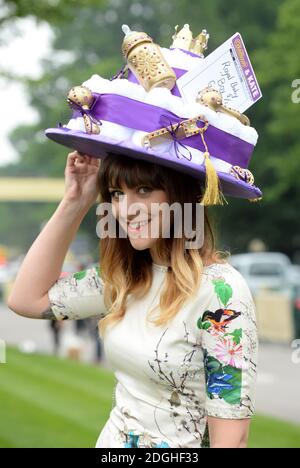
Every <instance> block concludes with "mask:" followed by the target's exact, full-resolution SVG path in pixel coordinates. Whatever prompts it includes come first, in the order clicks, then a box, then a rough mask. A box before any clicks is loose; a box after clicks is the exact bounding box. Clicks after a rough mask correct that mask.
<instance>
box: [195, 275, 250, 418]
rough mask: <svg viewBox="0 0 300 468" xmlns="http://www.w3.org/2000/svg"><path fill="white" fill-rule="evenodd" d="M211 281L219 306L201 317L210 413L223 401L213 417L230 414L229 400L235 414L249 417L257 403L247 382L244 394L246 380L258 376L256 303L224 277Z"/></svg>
mask: <svg viewBox="0 0 300 468" xmlns="http://www.w3.org/2000/svg"><path fill="white" fill-rule="evenodd" d="M211 283H212V285H213V287H214V292H215V300H214V301H213V303H214V304H215V307H217V308H215V310H214V309H213V310H206V311H205V312H204V313H203V314H202V315H201V316H200V317H199V318H198V320H197V327H198V328H199V329H201V330H202V334H203V335H202V338H203V341H202V345H203V355H204V368H205V380H206V394H207V397H208V400H207V401H208V403H207V408H208V414H209V411H210V408H217V403H218V404H219V405H220V403H221V402H223V403H224V405H223V406H222V405H221V406H220V409H217V410H211V411H212V412H211V413H210V414H211V415H212V416H220V417H222V414H223V417H226V414H227V415H228V414H230V407H228V406H227V407H226V406H225V404H226V403H227V405H232V410H233V411H232V416H233V417H236V416H237V415H238V414H239V413H240V414H241V417H242V416H244V417H249V416H251V415H252V414H253V402H252V399H251V396H250V395H248V394H247V392H245V389H246V385H245V389H244V394H243V383H244V380H245V384H246V383H247V380H249V381H254V380H255V378H256V351H257V335H256V331H257V330H256V324H255V316H254V311H253V302H252V301H248V302H247V303H243V301H240V300H239V298H238V296H239V291H238V290H234V288H233V287H232V285H231V284H230V283H229V282H227V281H226V279H225V278H224V277H216V278H213V279H212V280H211ZM250 352H251V353H252V354H250ZM209 400H210V401H211V402H212V404H210V401H209ZM223 410H225V413H222V411H223ZM224 415H225V416H224Z"/></svg>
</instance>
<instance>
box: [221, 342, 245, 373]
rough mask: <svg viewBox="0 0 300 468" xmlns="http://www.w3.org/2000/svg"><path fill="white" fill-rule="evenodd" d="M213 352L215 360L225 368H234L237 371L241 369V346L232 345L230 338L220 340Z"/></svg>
mask: <svg viewBox="0 0 300 468" xmlns="http://www.w3.org/2000/svg"><path fill="white" fill-rule="evenodd" d="M214 351H215V353H216V358H217V359H218V360H219V361H221V362H222V363H224V364H225V365H226V366H232V367H236V368H237V369H242V368H243V365H244V361H243V348H242V345H241V344H236V343H234V342H233V341H232V339H230V338H221V339H220V341H219V343H218V344H217V346H216V347H215V350H214Z"/></svg>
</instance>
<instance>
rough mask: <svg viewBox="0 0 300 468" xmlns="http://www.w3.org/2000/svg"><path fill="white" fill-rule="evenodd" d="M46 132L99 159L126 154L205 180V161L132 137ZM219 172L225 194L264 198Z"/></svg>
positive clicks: (66, 130)
mask: <svg viewBox="0 0 300 468" xmlns="http://www.w3.org/2000/svg"><path fill="white" fill-rule="evenodd" d="M45 135H46V136H47V137H48V138H49V139H51V140H53V141H55V142H56V143H60V144H62V145H64V146H67V147H68V148H71V149H74V150H77V151H79V152H81V153H84V154H88V155H90V156H94V157H96V158H100V159H103V158H105V157H106V156H107V154H108V153H116V154H122V155H123V156H129V157H132V158H135V159H139V160H141V159H142V160H145V161H150V162H153V163H158V164H162V165H164V166H166V167H170V168H171V169H174V170H177V171H179V172H184V173H186V174H189V175H191V176H192V177H196V178H199V177H200V178H201V181H203V182H204V181H205V166H204V165H203V164H202V165H200V164H197V163H195V162H193V160H191V161H188V163H187V159H185V158H184V157H182V158H175V157H174V156H173V155H171V154H169V153H167V152H165V153H158V152H155V149H152V148H149V149H148V148H141V147H138V146H136V145H135V144H134V143H132V141H131V140H126V141H123V142H119V141H118V142H117V141H114V140H112V138H108V137H106V136H104V135H94V134H87V133H84V132H82V131H79V130H70V129H67V128H48V129H47V130H45ZM217 173H218V177H219V180H220V186H221V189H222V192H223V193H224V195H228V196H231V197H236V198H247V199H254V198H260V197H262V192H261V190H260V189H259V188H258V187H256V186H255V185H250V184H247V183H246V182H244V181H242V180H238V179H236V178H235V177H233V176H231V175H230V174H227V173H225V172H220V171H217Z"/></svg>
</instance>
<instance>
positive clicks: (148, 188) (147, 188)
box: [138, 185, 152, 193]
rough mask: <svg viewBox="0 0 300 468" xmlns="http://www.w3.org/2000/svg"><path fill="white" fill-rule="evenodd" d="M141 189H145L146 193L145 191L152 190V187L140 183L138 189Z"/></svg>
mask: <svg viewBox="0 0 300 468" xmlns="http://www.w3.org/2000/svg"><path fill="white" fill-rule="evenodd" d="M141 189H142V190H146V193H147V192H152V188H151V187H147V186H146V185H142V186H141V187H139V189H138V190H139V191H140V190H141Z"/></svg>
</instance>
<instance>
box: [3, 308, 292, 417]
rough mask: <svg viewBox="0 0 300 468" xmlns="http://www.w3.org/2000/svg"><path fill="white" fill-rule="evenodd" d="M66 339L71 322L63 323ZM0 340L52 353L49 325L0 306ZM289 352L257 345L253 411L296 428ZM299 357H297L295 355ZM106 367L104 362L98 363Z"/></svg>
mask: <svg viewBox="0 0 300 468" xmlns="http://www.w3.org/2000/svg"><path fill="white" fill-rule="evenodd" d="M64 327H65V328H64V333H65V334H66V335H67V332H68V331H71V330H72V329H73V327H74V322H64ZM0 339H3V340H5V341H6V342H7V343H8V344H13V345H19V344H20V343H23V345H24V343H25V344H26V342H27V345H28V343H29V345H30V343H34V344H35V346H36V349H37V351H39V352H47V353H49V352H52V349H53V347H52V341H51V333H50V327H49V322H48V321H47V320H46V321H45V320H31V319H26V318H23V317H20V316H18V315H16V314H14V313H13V312H11V311H10V310H9V309H8V308H7V307H5V306H4V305H3V304H2V305H1V304H0ZM84 349H85V352H84V356H83V358H84V360H86V361H88V360H91V356H92V355H93V345H92V341H91V340H90V339H86V340H85V341H84ZM293 351H294V350H293V349H292V348H291V347H288V346H285V345H277V344H266V343H261V344H260V353H259V373H258V386H257V398H256V410H257V412H259V413H263V414H266V415H272V416H275V417H278V418H281V419H286V420H289V421H292V422H295V423H298V424H299V425H300V362H299V363H298V364H296V363H293V361H292V353H293ZM298 355H300V353H299V354H298ZM101 365H103V366H104V367H107V363H106V361H105V359H104V360H103V362H102V363H101Z"/></svg>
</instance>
